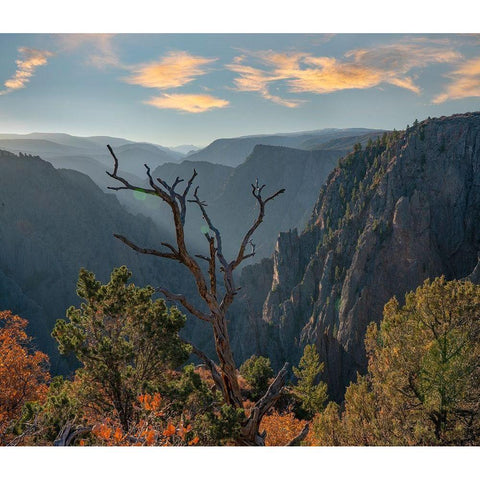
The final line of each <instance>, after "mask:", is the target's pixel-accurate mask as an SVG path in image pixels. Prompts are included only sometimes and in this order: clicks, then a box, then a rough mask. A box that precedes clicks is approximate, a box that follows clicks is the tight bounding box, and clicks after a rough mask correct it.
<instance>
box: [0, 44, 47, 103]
mask: <svg viewBox="0 0 480 480" xmlns="http://www.w3.org/2000/svg"><path fill="white" fill-rule="evenodd" d="M18 52H19V53H20V57H21V58H20V59H18V60H17V61H16V62H15V63H16V64H17V71H16V72H15V75H13V77H11V78H9V79H8V80H6V81H5V83H4V86H5V90H3V91H0V95H5V94H6V93H9V92H12V91H13V90H19V89H21V88H25V87H26V85H27V83H28V82H29V81H30V79H31V78H32V77H33V75H34V74H35V70H36V69H37V68H38V67H40V66H42V65H46V64H47V59H48V57H50V56H52V55H53V53H51V52H49V51H47V50H35V49H33V48H27V47H20V48H19V49H18Z"/></svg>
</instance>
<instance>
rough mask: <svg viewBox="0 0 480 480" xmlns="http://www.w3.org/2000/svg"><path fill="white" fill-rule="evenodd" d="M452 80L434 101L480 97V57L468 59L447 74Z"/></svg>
mask: <svg viewBox="0 0 480 480" xmlns="http://www.w3.org/2000/svg"><path fill="white" fill-rule="evenodd" d="M446 76H447V77H448V78H450V79H451V80H452V81H451V83H450V84H449V85H448V86H447V88H446V89H445V91H444V92H442V93H441V94H439V95H437V96H436V97H435V98H434V99H433V103H443V102H446V101H447V100H458V99H461V98H468V97H480V57H479V58H472V59H470V60H467V61H466V62H465V63H464V64H463V65H462V66H461V67H459V68H457V70H454V71H453V72H451V73H449V74H447V75H446Z"/></svg>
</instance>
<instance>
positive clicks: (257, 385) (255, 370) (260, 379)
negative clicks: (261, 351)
mask: <svg viewBox="0 0 480 480" xmlns="http://www.w3.org/2000/svg"><path fill="white" fill-rule="evenodd" d="M240 373H241V375H242V376H243V378H245V380H246V381H247V382H248V383H249V384H250V386H251V387H252V390H251V396H252V398H253V399H254V400H257V399H259V398H260V397H261V396H262V395H263V394H264V393H265V392H266V391H267V388H268V382H269V380H270V379H271V378H273V373H274V372H273V369H272V367H271V365H270V359H269V358H266V357H261V356H258V357H257V356H256V355H252V356H251V357H250V358H249V359H248V360H245V362H244V363H243V364H242V366H241V367H240Z"/></svg>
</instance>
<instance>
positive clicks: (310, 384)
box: [293, 345, 327, 418]
mask: <svg viewBox="0 0 480 480" xmlns="http://www.w3.org/2000/svg"><path fill="white" fill-rule="evenodd" d="M323 369H324V364H323V363H320V357H319V355H318V353H317V350H316V349H315V345H306V346H305V349H304V350H303V356H302V358H301V359H300V362H299V364H298V368H296V367H293V373H294V375H295V377H296V378H297V385H296V386H295V387H294V388H293V393H294V395H295V396H296V397H297V398H298V399H299V401H300V403H301V407H302V409H303V410H304V411H305V412H306V416H307V417H310V418H311V417H313V416H314V415H315V414H316V413H318V412H320V411H321V410H323V407H324V404H325V402H326V400H327V385H326V383H325V382H321V381H319V378H318V377H319V375H320V374H321V373H322V372H323Z"/></svg>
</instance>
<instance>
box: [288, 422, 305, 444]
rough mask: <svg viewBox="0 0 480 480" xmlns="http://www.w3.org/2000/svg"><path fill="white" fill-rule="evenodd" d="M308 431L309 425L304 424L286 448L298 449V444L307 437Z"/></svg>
mask: <svg viewBox="0 0 480 480" xmlns="http://www.w3.org/2000/svg"><path fill="white" fill-rule="evenodd" d="M309 431H310V423H306V424H305V426H304V427H303V428H302V431H301V432H300V433H299V434H298V435H297V436H296V437H295V438H292V440H290V441H289V442H288V443H287V445H285V446H286V447H299V446H300V442H302V441H303V440H305V437H306V436H307V435H308V432H309Z"/></svg>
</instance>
